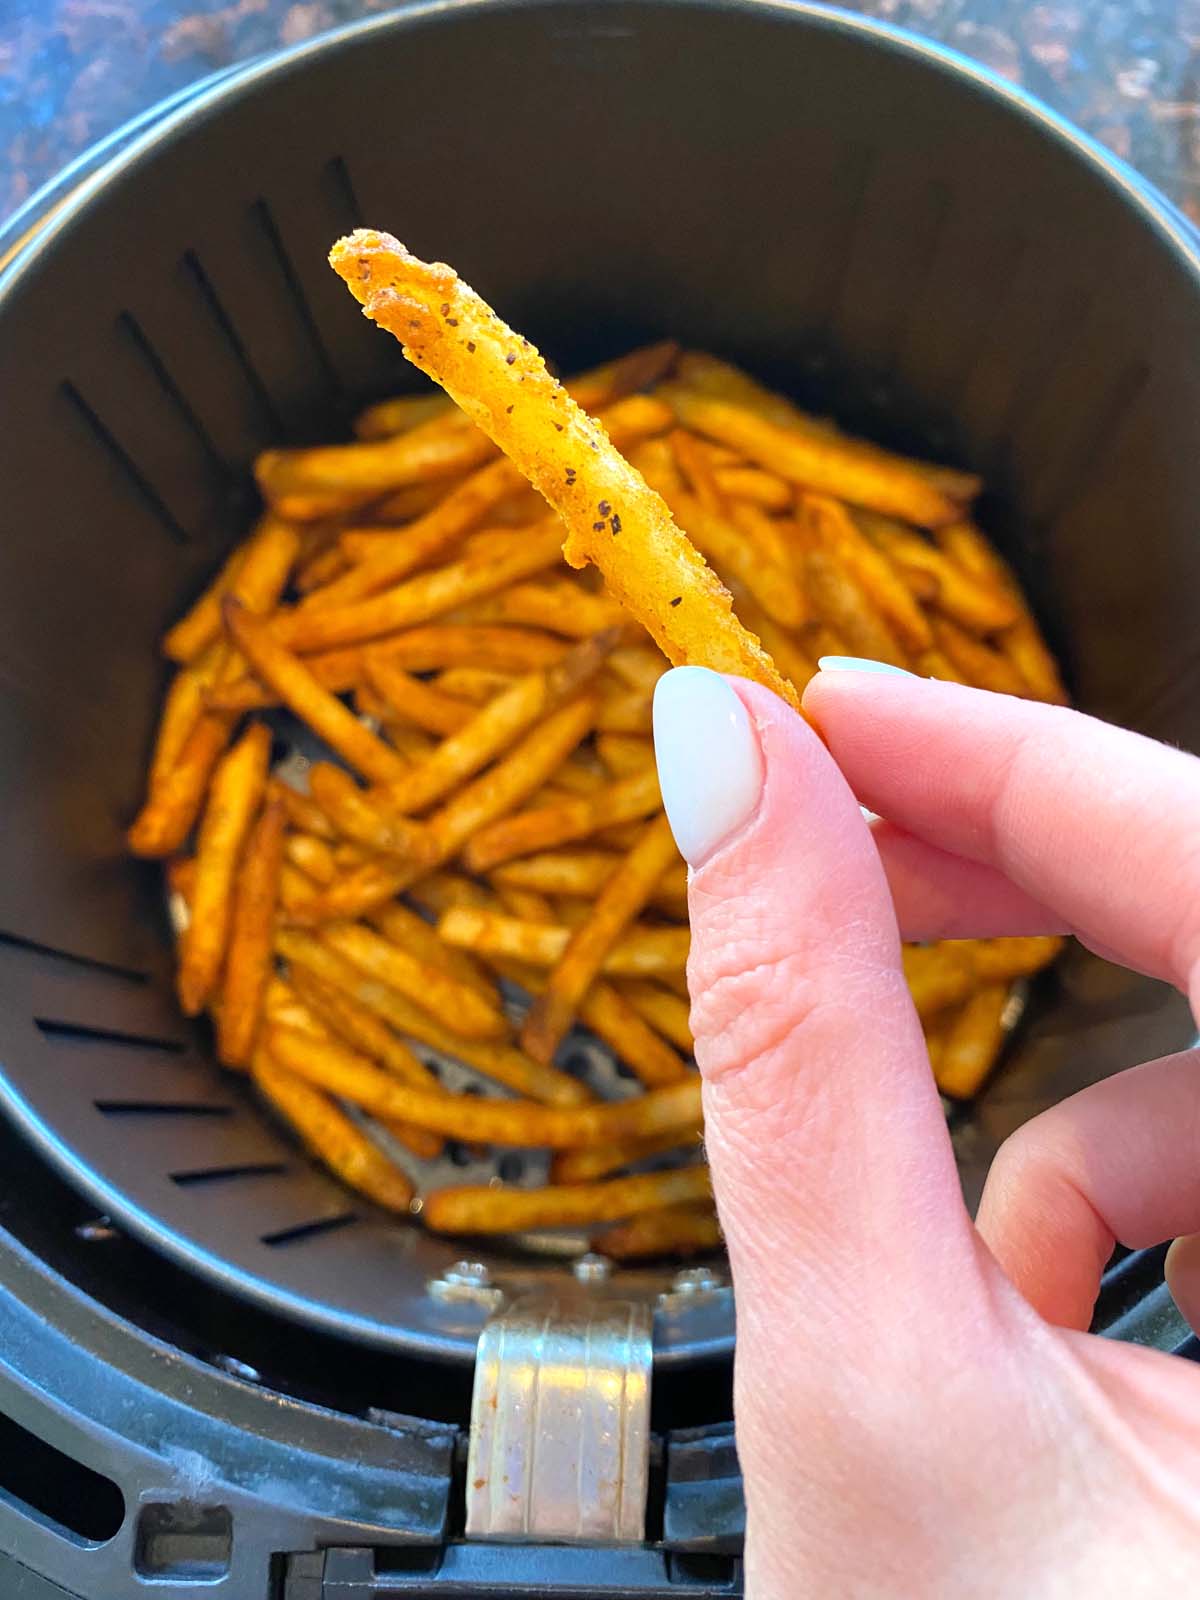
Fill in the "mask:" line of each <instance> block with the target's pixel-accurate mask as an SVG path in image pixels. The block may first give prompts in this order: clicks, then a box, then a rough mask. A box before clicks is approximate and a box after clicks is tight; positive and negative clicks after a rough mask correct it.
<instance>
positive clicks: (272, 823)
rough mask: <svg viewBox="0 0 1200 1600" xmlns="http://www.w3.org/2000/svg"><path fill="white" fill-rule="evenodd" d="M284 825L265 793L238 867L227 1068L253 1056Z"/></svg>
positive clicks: (222, 1031)
mask: <svg viewBox="0 0 1200 1600" xmlns="http://www.w3.org/2000/svg"><path fill="white" fill-rule="evenodd" d="M286 823H287V813H286V812H285V810H284V806H283V801H282V800H281V799H280V798H279V796H278V795H272V794H270V793H268V796H267V800H266V803H265V805H264V806H263V809H262V811H261V813H260V814H259V818H258V821H257V822H256V823H255V824H254V827H253V828H252V829H251V831H250V834H249V835H248V837H247V839H246V844H245V848H244V849H243V851H242V856H241V860H240V862H239V864H238V867H237V872H236V879H235V883H234V891H233V894H234V899H233V919H232V925H231V927H230V932H229V950H228V952H227V954H226V957H225V978H224V986H223V988H222V990H221V1014H220V1016H219V1017H218V1019H217V1055H218V1057H219V1059H220V1060H221V1061H222V1062H224V1064H225V1065H226V1066H227V1067H244V1066H248V1065H249V1064H250V1060H251V1057H252V1056H253V1054H254V1043H255V1039H256V1038H257V1036H258V1028H259V1023H260V1021H261V1017H262V1001H263V994H264V993H265V991H266V987H267V980H268V979H269V977H270V975H271V967H272V962H273V960H274V938H275V912H276V908H277V906H278V904H279V874H280V869H281V866H282V863H283V836H284V828H285V826H286Z"/></svg>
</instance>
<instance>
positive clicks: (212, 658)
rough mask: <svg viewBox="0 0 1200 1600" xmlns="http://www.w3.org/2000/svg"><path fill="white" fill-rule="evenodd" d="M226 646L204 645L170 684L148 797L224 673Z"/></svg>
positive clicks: (174, 759) (163, 777) (220, 642)
mask: <svg viewBox="0 0 1200 1600" xmlns="http://www.w3.org/2000/svg"><path fill="white" fill-rule="evenodd" d="M228 658H229V646H228V645H227V644H226V643H225V641H224V640H223V639H218V640H216V641H214V642H213V643H212V644H210V645H208V646H207V647H206V648H205V649H204V650H203V651H202V652H201V653H200V654H199V655H198V656H197V657H196V658H195V659H194V660H193V661H191V662H189V663H188V664H187V665H186V666H185V667H184V668H183V670H182V671H181V672H177V673H176V674H175V676H174V678H173V679H172V680H171V686H170V688H169V689H168V690H167V694H166V698H165V700H164V701H163V709H162V715H161V716H160V718H159V721H158V732H157V734H156V735H155V741H154V754H153V756H151V758H150V776H149V779H148V781H147V785H146V787H147V789H148V790H149V792H150V793H151V794H153V792H154V790H155V789H156V788H157V787H158V786H159V785H160V784H161V783H164V782H165V781H166V779H167V776H168V774H169V773H170V772H171V770H172V768H173V767H174V766H175V763H176V762H177V761H178V760H179V757H180V754H181V752H182V751H183V748H184V746H185V745H186V744H187V742H188V739H189V738H190V737H191V735H192V732H193V730H194V729H195V727H196V724H197V723H198V722H199V721H200V718H201V717H202V716H203V715H204V712H205V710H206V709H207V705H208V692H209V690H210V689H211V688H212V686H213V684H215V683H216V682H217V681H218V679H219V678H220V676H221V674H222V673H223V672H224V671H225V668H226V664H227V662H228Z"/></svg>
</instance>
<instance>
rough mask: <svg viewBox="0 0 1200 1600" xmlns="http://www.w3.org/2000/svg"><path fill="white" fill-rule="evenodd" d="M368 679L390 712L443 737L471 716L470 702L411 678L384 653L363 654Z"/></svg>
mask: <svg viewBox="0 0 1200 1600" xmlns="http://www.w3.org/2000/svg"><path fill="white" fill-rule="evenodd" d="M364 670H365V672H366V678H367V682H368V683H369V684H370V686H371V688H372V689H374V691H375V693H376V694H377V695H378V696H379V697H380V699H381V700H383V702H384V703H385V705H386V706H387V707H388V709H389V711H391V712H392V713H393V715H395V716H397V717H400V718H402V719H403V720H405V721H407V722H411V723H413V724H414V725H415V726H416V727H418V728H424V729H425V730H426V731H427V732H428V733H438V734H441V735H442V736H443V737H445V735H447V734H450V733H457V732H458V731H459V729H460V728H462V727H465V726H466V724H467V723H468V722H469V721H470V720H471V706H470V705H469V704H468V703H467V702H466V701H463V700H456V699H455V698H454V696H453V695H448V694H443V692H442V691H441V690H440V689H436V688H434V686H433V685H432V684H429V683H426V682H425V681H424V680H423V679H422V678H414V677H413V676H412V674H411V673H409V672H405V670H404V668H403V667H399V666H397V665H396V663H395V661H393V660H391V659H389V658H388V657H387V656H384V655H380V654H377V653H376V652H374V651H372V652H371V653H370V654H369V655H368V656H367V658H366V663H365V669H364Z"/></svg>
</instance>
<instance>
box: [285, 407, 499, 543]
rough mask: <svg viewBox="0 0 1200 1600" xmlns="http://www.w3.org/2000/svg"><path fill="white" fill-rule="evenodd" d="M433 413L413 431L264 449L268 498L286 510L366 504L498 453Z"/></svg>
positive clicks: (485, 440) (474, 433) (483, 437)
mask: <svg viewBox="0 0 1200 1600" xmlns="http://www.w3.org/2000/svg"><path fill="white" fill-rule="evenodd" d="M446 420H447V419H446V418H443V417H434V418H432V419H431V420H430V421H428V422H424V423H422V424H421V425H420V426H419V427H416V428H413V429H411V430H410V431H409V432H408V433H402V434H398V435H397V436H396V437H394V438H390V439H380V440H377V441H374V442H370V443H363V444H335V445H322V446H318V447H317V448H316V449H303V450H264V451H263V453H262V455H260V456H259V458H258V460H257V461H256V462H255V464H254V475H255V477H256V478H257V479H258V486H259V488H260V489H261V490H262V493H263V497H264V499H266V500H267V501H269V502H270V503H271V504H273V505H276V506H278V507H280V508H281V510H282V511H283V514H284V515H285V516H286V515H289V514H293V515H295V514H298V513H300V512H303V511H310V512H311V508H312V506H316V505H319V506H320V507H321V509H322V511H323V510H325V509H326V507H327V506H328V505H329V503H330V501H331V500H332V502H333V503H335V504H337V503H340V504H343V505H346V506H353V505H356V504H359V505H360V504H362V502H363V501H364V500H370V499H372V498H373V497H376V496H378V495H381V494H385V493H387V492H388V491H389V490H391V489H401V488H403V487H404V486H405V485H406V484H410V483H423V482H425V481H426V480H428V479H430V478H446V477H450V476H452V475H453V474H454V473H457V472H465V471H467V470H468V469H469V468H471V467H474V466H478V465H479V464H480V463H481V462H483V461H487V460H488V459H489V457H490V456H492V455H493V454H494V452H495V446H494V445H493V444H492V442H491V440H490V439H488V438H487V437H486V435H485V434H483V433H481V432H480V431H479V430H478V429H477V428H464V427H461V426H455V427H449V428H448V427H446V426H445V423H446ZM306 520H307V519H306Z"/></svg>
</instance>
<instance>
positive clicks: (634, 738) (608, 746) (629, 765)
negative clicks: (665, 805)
mask: <svg viewBox="0 0 1200 1600" xmlns="http://www.w3.org/2000/svg"><path fill="white" fill-rule="evenodd" d="M596 754H597V755H598V756H599V757H600V759H601V761H603V763H604V765H605V766H606V767H607V768H608V770H609V771H610V772H611V773H612V775H613V777H614V778H630V777H632V776H633V774H634V773H635V772H644V771H645V770H646V768H647V767H649V766H650V765H651V764H652V763H653V761H654V746H653V744H652V743H651V742H650V740H649V739H644V738H642V737H641V736H640V735H639V734H636V733H600V734H597V735H596Z"/></svg>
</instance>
